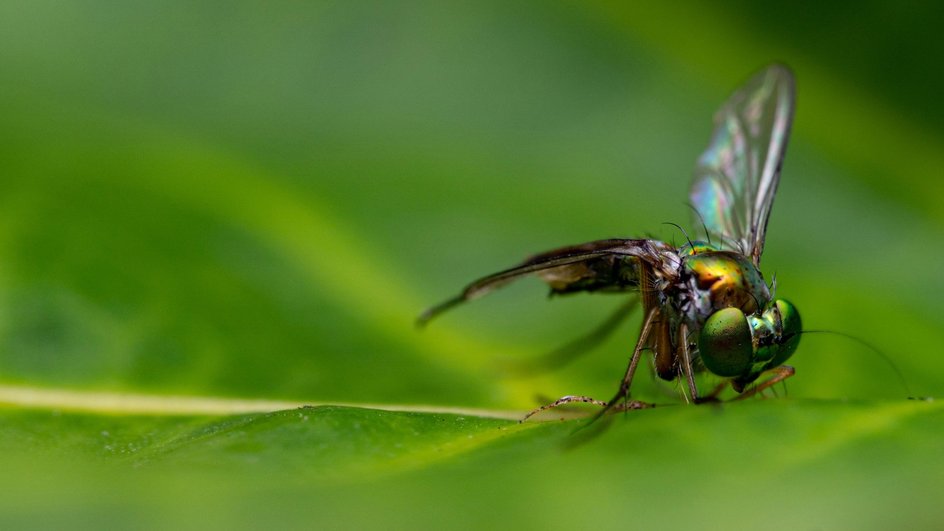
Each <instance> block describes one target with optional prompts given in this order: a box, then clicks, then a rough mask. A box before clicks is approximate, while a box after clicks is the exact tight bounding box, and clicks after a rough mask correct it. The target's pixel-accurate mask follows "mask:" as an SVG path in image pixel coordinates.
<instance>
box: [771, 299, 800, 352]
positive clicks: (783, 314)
mask: <svg viewBox="0 0 944 531" xmlns="http://www.w3.org/2000/svg"><path fill="white" fill-rule="evenodd" d="M774 306H775V308H776V310H777V312H779V314H780V327H779V328H780V330H779V331H780V337H779V338H778V339H779V341H778V342H776V343H775V344H774V345H771V346H770V347H768V348H776V352H775V353H773V356H772V357H771V360H770V363H768V364H767V367H766V368H773V367H779V366H780V365H783V362H785V361H787V359H788V358H789V357H790V356H792V355H793V353H794V352H795V351H796V349H797V346H798V345H799V344H800V331H801V330H803V323H802V322H801V321H800V312H798V311H797V309H796V306H794V305H792V304H790V303H789V302H788V301H785V300H783V299H777V300H776V301H774Z"/></svg>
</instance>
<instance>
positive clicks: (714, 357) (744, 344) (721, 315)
mask: <svg viewBox="0 0 944 531" xmlns="http://www.w3.org/2000/svg"><path fill="white" fill-rule="evenodd" d="M698 350H699V352H700V353H701V360H702V362H703V363H704V364H705V367H706V368H707V369H708V370H709V371H711V372H713V373H715V374H717V375H718V376H724V377H727V378H730V377H734V376H741V375H743V374H745V373H746V372H748V371H749V370H750V368H751V362H752V361H753V357H754V346H753V344H752V342H751V327H750V325H748V323H747V318H746V317H744V312H742V311H741V310H739V309H737V308H725V309H723V310H718V311H717V312H715V313H713V314H711V316H710V317H708V320H707V321H706V322H705V326H704V327H702V329H701V334H699V336H698Z"/></svg>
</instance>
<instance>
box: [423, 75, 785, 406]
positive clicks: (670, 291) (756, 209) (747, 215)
mask: <svg viewBox="0 0 944 531" xmlns="http://www.w3.org/2000/svg"><path fill="white" fill-rule="evenodd" d="M794 100H795V89H794V79H793V74H792V73H791V72H790V70H789V69H788V68H787V67H786V66H783V65H779V64H774V65H770V66H768V67H766V68H765V69H763V70H761V71H760V72H758V73H757V74H755V75H754V76H753V77H751V78H750V79H749V80H748V81H747V82H746V83H745V84H744V85H743V86H741V87H740V88H739V89H738V90H736V91H735V92H734V93H733V94H732V95H731V96H730V97H729V98H728V100H727V101H726V102H725V103H724V105H723V106H722V107H721V108H720V109H719V110H718V112H717V113H716V114H715V117H714V132H713V133H712V137H711V141H710V143H709V145H708V148H707V149H706V150H705V151H704V152H703V153H702V154H701V156H700V157H699V158H698V162H697V165H696V169H695V177H694V181H693V183H692V187H691V191H690V192H689V199H690V201H691V204H692V206H693V207H694V210H695V212H696V213H697V218H698V221H699V222H700V223H701V224H702V225H703V226H704V228H705V231H706V233H707V241H689V242H688V243H686V244H685V245H683V246H681V247H676V246H674V245H670V244H668V243H665V242H662V241H658V240H653V239H608V240H598V241H592V242H588V243H584V244H580V245H573V246H569V247H562V248H560V249H555V250H552V251H548V252H545V253H541V254H538V255H536V256H533V257H531V258H529V259H527V260H525V261H524V262H522V263H520V264H518V265H517V266H515V267H512V268H510V269H506V270H504V271H500V272H498V273H494V274H491V275H488V276H486V277H483V278H480V279H479V280H476V281H475V282H472V283H471V284H469V285H468V286H466V287H465V289H463V290H462V292H461V293H460V294H459V295H457V296H455V297H453V298H451V299H449V300H447V301H445V302H443V303H441V304H439V305H437V306H433V307H432V308H430V309H428V310H426V311H425V312H423V314H422V315H420V317H419V319H418V323H419V324H421V325H422V324H425V323H426V322H428V321H429V320H430V319H432V318H433V317H436V316H437V315H439V314H441V313H443V312H444V311H446V310H448V309H450V308H453V307H455V306H457V305H458V304H461V303H463V302H465V301H469V300H472V299H476V298H478V297H481V296H483V295H485V294H487V293H489V292H491V291H493V290H495V289H497V288H500V287H502V286H504V285H505V284H507V283H509V282H511V281H513V280H516V279H519V278H521V277H525V276H528V275H537V276H538V277H540V278H541V279H542V280H544V281H545V282H546V283H547V284H548V285H549V287H550V289H551V294H565V293H574V292H578V291H587V292H595V291H604V292H631V291H634V292H638V293H639V297H638V299H639V301H640V303H641V305H642V310H643V321H642V329H641V331H640V333H639V338H638V340H637V341H636V346H635V348H634V349H633V353H632V356H631V357H630V359H629V365H628V367H627V368H626V372H625V374H624V375H623V379H622V380H621V381H620V385H619V389H618V390H617V392H616V394H615V395H614V396H613V398H611V399H610V400H609V401H605V402H604V401H602V400H596V399H593V398H590V397H587V396H565V397H563V398H560V399H559V400H556V401H555V402H552V403H551V404H548V405H546V406H543V407H541V408H539V409H536V410H534V411H532V412H531V413H529V414H528V416H527V417H525V418H528V417H530V416H531V415H533V414H535V413H537V412H540V411H543V410H545V409H549V408H553V407H557V406H560V405H563V404H567V403H574V402H585V403H594V404H598V405H600V406H603V407H604V411H606V410H609V409H611V408H614V407H616V406H617V405H619V407H620V408H622V409H635V408H640V407H647V406H648V405H649V404H645V403H643V402H638V401H634V400H630V386H631V384H632V381H633V377H634V376H635V374H636V369H637V367H638V365H639V361H640V359H641V357H642V353H643V352H644V351H647V350H648V351H651V352H652V356H653V366H654V368H655V373H656V374H657V375H658V376H659V377H660V378H662V379H664V380H668V381H672V380H681V381H682V388H683V389H687V391H688V394H687V396H686V399H687V400H689V401H690V402H692V403H700V402H705V401H712V400H717V397H718V395H719V394H720V393H721V392H722V391H723V390H724V389H725V388H726V387H727V386H728V385H730V386H731V387H732V388H733V389H734V391H736V392H737V393H738V394H739V396H738V397H736V398H735V399H741V398H746V397H749V396H752V395H755V394H757V393H759V392H761V391H763V390H764V389H767V388H769V387H771V386H772V385H775V384H777V383H778V382H781V381H783V380H785V379H787V378H789V377H791V376H793V374H794V369H793V368H792V367H790V366H788V365H784V363H785V362H786V361H787V359H788V358H790V356H791V355H792V354H793V353H794V351H796V349H797V345H798V344H799V342H800V331H801V329H802V326H801V322H800V314H799V313H798V312H797V309H796V307H794V306H793V304H791V303H790V302H788V301H786V300H784V299H780V298H777V297H776V296H775V293H774V290H775V285H774V284H771V285H770V286H768V285H767V284H766V283H765V282H764V278H763V276H762V274H761V272H760V259H761V254H762V253H763V251H764V237H765V235H766V231H767V218H768V217H769V215H770V208H771V205H772V204H773V200H774V195H775V194H776V191H777V184H778V183H779V181H780V167H781V164H782V162H783V158H784V154H785V152H786V147H787V139H788V137H789V134H790V126H791V123H792V121H793V109H794ZM704 370H707V371H709V372H711V373H713V374H715V375H717V376H719V377H721V378H722V379H723V382H722V384H721V385H719V386H717V387H716V388H715V389H713V390H712V391H711V392H709V393H707V394H704V395H703V394H701V393H699V390H698V388H697V386H696V385H695V378H694V374H695V373H696V372H698V371H704ZM683 395H684V391H683ZM621 401H623V403H622V404H620V402H621Z"/></svg>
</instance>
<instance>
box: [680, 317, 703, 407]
mask: <svg viewBox="0 0 944 531" xmlns="http://www.w3.org/2000/svg"><path fill="white" fill-rule="evenodd" d="M678 344H679V351H680V352H681V353H682V376H683V377H684V378H685V382H686V383H687V384H688V397H691V400H692V403H693V404H698V403H701V401H702V400H701V399H700V398H699V397H698V387H696V386H695V375H694V374H693V373H694V371H693V370H692V355H691V353H690V352H689V351H688V325H687V324H685V323H682V325H681V326H679V337H678ZM682 396H685V393H682ZM688 397H686V400H687V399H688Z"/></svg>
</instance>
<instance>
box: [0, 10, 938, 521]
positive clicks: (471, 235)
mask: <svg viewBox="0 0 944 531" xmlns="http://www.w3.org/2000/svg"><path fill="white" fill-rule="evenodd" d="M852 11H854V12H855V13H856V16H855V17H853V18H850V17H849V16H848V14H849V13H850V12H852ZM938 20H939V17H937V16H936V14H935V13H931V12H930V10H929V9H905V8H901V7H897V6H880V5H875V6H862V5H861V4H859V3H855V4H852V3H849V4H848V5H842V4H830V6H825V7H823V8H821V10H820V11H816V12H813V11H810V10H809V8H808V6H802V5H796V6H794V5H781V6H778V9H777V10H775V11H772V10H769V9H767V8H766V6H764V5H761V4H756V3H754V2H745V1H740V0H739V1H736V2H734V3H732V4H728V5H725V6H719V5H717V4H716V3H707V2H693V3H686V4H684V5H675V4H665V3H658V2H653V3H651V4H650V5H645V4H639V3H633V4H632V5H622V4H616V3H609V2H597V1H587V2H582V3H568V4H560V5H558V4H554V5H551V4H547V3H544V2H527V1H526V2H500V1H490V0H489V1H485V2H477V3H474V4H450V5H446V4H442V3H438V2H397V3H390V2H373V1H367V2H359V3H348V2H340V3H327V2H326V3H299V4H273V5H269V4H265V5H263V4H256V3H250V2H236V3H231V4H227V6H226V8H225V9H221V7H220V6H211V5H208V4H195V3H187V2H174V1H158V2H151V3H147V4H142V5H132V4H130V3H128V4H125V3H114V2H112V3H108V2H82V3H70V2H54V3H43V2H16V1H12V2H4V3H2V4H0V87H2V90H0V404H3V406H2V408H0V422H2V424H3V429H2V430H0V470H2V471H3V480H2V481H0V486H2V487H3V492H2V493H0V525H2V527H4V528H25V527H36V528H63V527H68V528H75V527H83V526H86V527H89V528H103V527H106V526H107V527H132V526H134V527H154V528H197V527H200V528H205V527H217V528H233V527H252V528H259V527H278V528H285V527H298V528H312V527H319V528H320V527H331V528H352V529H360V528H364V527H378V528H380V527H383V528H411V529H413V528H416V527H429V528H434V527H435V528H438V527H452V528H470V529H471V528H475V529H480V528H483V527H486V526H489V527H499V526H500V527H503V528H507V527H516V528H541V529H544V528H565V527H569V528H574V527H580V528H617V527H619V528H627V527H628V528H637V527H638V528H653V527H656V528H660V527H661V528H678V527H685V528H704V527H709V528H713V527H722V526H723V527H728V528H758V527H763V528H790V529H795V528H804V529H805V528H825V529H833V528H849V529H863V528H866V529H868V528H875V529H886V528H890V527H907V528H934V527H937V526H938V523H939V522H940V521H941V518H942V517H944V511H942V510H941V509H940V508H939V506H940V504H938V503H937V502H936V497H937V493H938V492H939V491H940V489H941V487H942V483H941V480H940V478H941V477H944V474H942V470H941V465H940V464H939V462H940V458H939V457H940V444H939V443H938V441H940V440H941V439H942V429H941V428H942V426H941V407H940V405H939V404H940V402H939V401H934V400H930V399H929V400H907V397H914V398H921V397H939V396H940V395H941V378H940V375H941V374H944V357H942V356H940V346H939V345H940V330H942V329H944V312H941V311H940V294H941V293H944V277H942V275H941V274H940V272H939V269H940V267H938V264H940V263H944V247H942V246H941V245H939V242H941V241H944V217H942V215H941V213H942V212H944V210H942V209H941V208H940V204H939V203H940V198H941V197H942V189H941V187H942V184H941V183H942V180H941V179H940V168H942V167H944V160H942V155H941V154H942V153H944V130H942V127H944V126H942V124H944V100H942V99H941V98H940V94H941V93H942V92H944V71H939V70H940V69H934V68H928V67H927V65H928V64H929V62H928V58H934V57H939V56H941V54H942V53H944V49H942V46H944V45H942V42H944V41H942V40H941V39H940V37H939V34H940V28H939V24H938V22H937V21H938ZM773 60H779V61H783V62H785V63H787V64H789V65H791V67H792V68H793V69H794V71H795V72H796V75H797V83H798V104H797V105H798V107H797V116H796V121H795V124H794V128H793V134H792V138H791V141H790V148H789V153H788V155H787V159H786V161H785V163H784V170H783V179H782V182H781V185H780V189H779V191H778V196H777V201H776V205H775V206H774V208H773V211H772V216H771V219H770V225H769V231H768V240H767V242H766V247H765V249H766V250H765V256H764V273H765V275H766V278H767V279H768V280H769V279H771V278H772V277H773V275H774V274H776V278H777V292H778V296H782V297H785V298H788V299H789V300H791V301H792V302H793V303H794V304H796V305H797V307H798V309H799V311H800V313H801V314H802V316H803V322H804V325H805V326H807V327H809V330H808V331H810V332H811V333H808V334H804V335H803V337H802V341H801V344H800V347H799V349H798V351H797V353H796V355H795V356H794V358H792V359H791V363H793V362H795V366H796V369H797V374H796V376H795V377H793V378H791V379H790V380H789V381H788V387H789V389H788V391H789V392H788V394H787V395H786V397H784V396H783V393H780V390H779V389H778V393H779V394H780V395H781V396H780V397H778V398H770V399H767V400H750V401H747V402H745V403H731V404H724V405H723V406H719V407H698V408H695V407H683V406H682V405H681V404H680V401H679V398H678V393H677V392H676V390H675V389H673V388H671V386H668V387H666V386H664V385H662V384H661V383H659V382H655V381H653V380H652V379H651V378H648V375H647V374H645V373H646V372H647V371H640V375H639V376H638V377H637V379H636V381H635V382H634V383H633V393H634V397H635V398H639V399H644V400H651V401H655V402H657V403H658V404H659V407H656V408H654V409H651V410H643V411H634V412H631V413H627V414H625V415H616V416H613V417H610V418H608V419H605V420H604V421H602V422H599V423H598V424H596V425H594V426H592V427H590V428H587V429H578V428H580V427H581V426H583V424H581V421H580V420H575V419H570V420H566V421H563V422H559V421H553V422H528V423H524V424H518V423H517V422H516V420H517V419H519V418H521V416H523V414H524V413H525V412H526V411H528V410H530V409H531V408H533V407H535V406H537V405H539V404H541V403H546V402H547V401H549V400H553V399H554V398H556V397H558V396H563V395H567V394H580V395H589V396H594V397H598V398H608V397H610V396H612V394H613V392H614V391H615V387H616V385H617V383H618V381H619V378H620V376H621V375H622V373H623V371H624V369H625V364H626V360H627V356H628V353H629V351H630V349H631V347H632V345H633V344H634V341H635V337H636V333H637V330H638V327H639V316H638V315H636V316H634V318H633V319H630V321H629V322H628V323H626V324H624V325H622V326H621V327H620V328H619V330H617V332H616V334H614V336H613V338H612V339H611V340H609V341H607V342H606V343H605V344H604V345H602V346H601V348H599V349H597V350H595V351H592V352H588V353H586V354H585V355H583V356H581V358H580V359H579V360H575V361H574V362H573V363H571V364H569V365H567V366H566V367H564V368H562V369H560V370H557V371H554V372H550V371H543V370H539V369H535V370H534V371H533V372H529V373H526V374H512V373H510V372H509V371H508V370H507V368H508V367H509V366H512V367H514V366H518V365H521V364H522V362H524V361H528V360H531V359H535V358H537V357H539V356H540V355H541V354H542V353H545V352H548V351H551V350H553V349H554V348H555V347H557V346H560V345H562V344H565V343H566V342H567V341H568V340H571V339H573V338H575V337H578V336H580V335H581V334H582V333H584V332H586V331H589V330H590V329H592V328H593V327H594V326H596V325H598V324H599V323H600V322H601V321H603V320H604V319H605V318H606V317H607V315H609V314H610V312H612V310H614V309H615V308H617V307H618V306H619V305H620V304H622V302H623V301H620V300H617V299H614V298H608V297H606V296H602V295H595V296H586V297H578V298H569V297H566V298H565V297H561V298H555V299H554V300H553V301H552V302H548V301H546V300H544V299H545V298H544V297H543V296H542V295H543V288H542V287H540V286H539V285H538V283H529V282H526V281H525V282H521V283H520V285H518V284H516V285H513V286H509V287H508V288H506V289H503V290H502V291H501V292H499V293H496V294H495V295H491V296H489V297H488V298H486V299H485V300H482V301H476V302H475V303H474V304H470V305H468V306H466V307H462V308H460V309H457V310H455V311H454V312H453V313H450V314H449V315H446V316H444V317H442V318H441V319H439V320H437V321H436V322H434V323H431V325H430V326H429V327H427V328H426V329H425V330H422V331H418V330H416V329H415V328H414V326H413V321H414V319H415V317H416V316H417V315H418V314H419V312H420V311H422V310H423V308H425V307H426V306H428V305H430V304H433V303H436V302H438V301H440V300H442V299H444V298H446V297H448V296H450V295H452V294H454V293H455V292H456V291H457V290H458V289H459V288H460V287H461V286H462V285H463V284H464V283H466V282H468V281H469V280H472V279H474V278H476V277H478V276H481V275H483V274H487V273H490V272H493V271H496V270H500V269H502V268H504V267H507V266H509V265H511V264H514V263H516V262H517V261H519V260H521V259H522V258H524V257H525V256H527V255H530V254H533V253H535V252H540V251H544V250H547V249H551V248H554V247H556V246H561V245H566V244H573V243H579V242H582V241H588V240H593V239H599V238H608V237H634V236H646V235H652V236H653V237H657V238H661V239H664V240H666V241H672V240H675V241H680V240H681V239H682V238H683V236H682V235H681V234H680V233H678V232H677V231H676V230H675V229H674V228H672V227H671V226H669V225H664V224H663V222H664V221H672V222H675V223H679V224H681V225H684V226H686V228H689V227H690V225H689V224H688V223H687V222H686V221H687V220H688V218H689V217H690V212H689V210H688V208H687V207H685V206H684V201H685V198H686V190H687V187H688V184H689V179H690V175H691V171H692V167H693V165H694V161H695V158H696V157H697V155H698V153H699V152H700V151H701V150H702V149H703V148H704V147H705V146H706V145H707V142H708V135H709V133H710V129H711V116H712V113H713V112H714V110H715V109H716V108H717V107H718V105H719V104H720V103H721V102H722V101H723V99H724V98H725V96H726V94H727V93H728V92H729V91H730V90H731V89H733V88H734V87H735V86H737V85H738V83H740V82H741V81H743V80H744V79H745V78H746V77H747V76H748V75H749V74H750V73H751V72H753V71H755V70H757V69H758V68H759V67H761V66H763V65H764V64H766V63H769V62H771V61H773ZM692 230H694V231H695V232H696V233H697V227H696V228H693V229H692ZM813 330H818V331H826V332H829V331H834V332H840V333H841V334H848V335H851V336H853V337H855V338H858V339H859V340H861V341H865V342H867V343H868V344H870V345H874V346H875V347H876V349H877V350H878V351H879V352H880V353H879V354H876V352H875V350H876V349H872V348H869V347H866V346H864V345H863V344H862V343H861V342H859V341H857V340H849V339H848V338H847V337H845V336H843V335H840V334H832V335H831V334H829V333H812V331H813ZM885 358H887V359H885ZM889 361H890V362H891V364H892V365H893V366H894V367H890V366H889V363H888V362H889ZM899 372H900V373H901V376H902V377H903V379H904V384H902V383H901V382H900V381H899V377H898V373H899ZM713 383H714V382H712V381H711V380H710V379H708V378H706V379H705V380H703V381H699V384H700V385H705V386H710V385H712V384H713ZM306 405H307V406H316V407H311V408H302V406H306ZM591 411H592V409H591ZM557 415H562V416H567V417H568V418H570V416H572V413H571V412H569V411H560V412H556V411H555V412H554V413H553V414H552V415H551V417H550V418H556V416H557Z"/></svg>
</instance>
